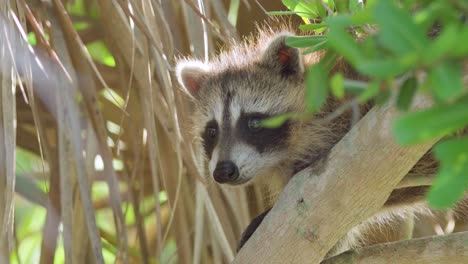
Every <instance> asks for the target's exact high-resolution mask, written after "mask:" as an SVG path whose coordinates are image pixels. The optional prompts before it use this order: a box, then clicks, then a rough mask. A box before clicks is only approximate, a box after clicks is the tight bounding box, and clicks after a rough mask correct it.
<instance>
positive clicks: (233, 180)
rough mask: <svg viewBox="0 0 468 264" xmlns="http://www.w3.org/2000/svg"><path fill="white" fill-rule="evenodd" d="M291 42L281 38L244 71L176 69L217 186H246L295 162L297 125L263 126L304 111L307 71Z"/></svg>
mask: <svg viewBox="0 0 468 264" xmlns="http://www.w3.org/2000/svg"><path fill="white" fill-rule="evenodd" d="M287 36H289V35H288V34H284V33H283V34H279V35H277V36H276V37H274V38H273V39H272V40H271V41H270V43H269V44H268V45H267V47H266V48H265V49H264V50H262V51H259V54H257V56H256V57H252V58H251V61H250V62H247V63H246V61H245V60H244V61H243V63H242V64H240V65H235V66H233V65H232V64H229V63H227V65H226V64H224V62H223V61H222V60H220V61H218V62H213V63H211V64H202V63H201V62H196V61H195V62H194V61H189V62H182V63H180V64H179V65H178V67H177V73H178V78H179V82H180V83H181V84H182V85H183V87H184V88H185V90H186V91H187V92H188V93H189V94H190V95H191V97H193V98H194V101H195V113H194V114H193V121H194V125H195V131H194V132H195V135H196V136H199V137H198V139H199V141H198V142H199V143H200V146H201V149H202V152H203V153H200V155H203V157H204V165H205V167H206V168H205V172H204V173H209V174H210V175H211V176H212V177H213V178H214V180H215V181H217V182H218V183H226V184H231V185H239V184H243V183H246V182H248V181H249V180H251V179H253V178H254V177H256V176H259V175H262V174H268V173H270V172H273V171H274V170H278V169H281V168H283V167H284V166H285V164H287V163H288V162H291V157H290V156H291V155H290V148H289V145H290V141H291V134H292V132H293V130H294V129H295V124H294V123H293V122H292V121H288V122H286V123H284V124H283V125H282V126H280V127H277V128H265V127H263V126H261V121H262V120H264V119H266V118H269V117H272V116H274V115H277V114H281V113H286V112H292V111H301V110H303V105H304V103H303V101H304V91H303V90H304V89H303V65H302V61H301V57H300V53H299V51H298V50H297V49H295V48H291V47H288V46H286V45H285V43H284V41H285V38H286V37H287ZM225 59H226V58H225Z"/></svg>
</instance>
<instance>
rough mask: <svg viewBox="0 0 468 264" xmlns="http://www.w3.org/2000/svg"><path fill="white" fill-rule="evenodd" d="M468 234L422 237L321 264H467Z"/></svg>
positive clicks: (331, 259) (336, 257)
mask: <svg viewBox="0 0 468 264" xmlns="http://www.w3.org/2000/svg"><path fill="white" fill-rule="evenodd" d="M467 240H468V232H462V233H455V234H450V235H444V236H435V237H424V238H418V239H412V240H404V241H398V242H393V243H386V244H380V245H375V246H371V247H366V248H361V249H354V250H350V251H347V252H344V253H342V254H340V255H338V256H334V257H332V258H329V259H327V260H325V261H323V262H322V263H321V264H355V263H359V264H367V263H369V264H370V263H372V264H384V263H385V264H387V263H398V264H432V263H453V264H456V263H468V250H467V249H466V241H467Z"/></svg>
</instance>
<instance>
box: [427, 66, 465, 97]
mask: <svg viewBox="0 0 468 264" xmlns="http://www.w3.org/2000/svg"><path fill="white" fill-rule="evenodd" d="M429 80H430V83H431V89H432V92H433V93H434V94H435V95H436V96H437V97H438V98H439V99H442V100H450V99H454V98H456V97H457V96H459V95H460V94H461V93H462V92H463V82H462V70H461V67H460V64H458V63H456V62H453V61H444V62H443V63H441V64H438V65H435V66H434V67H433V68H432V69H431V70H430V71H429Z"/></svg>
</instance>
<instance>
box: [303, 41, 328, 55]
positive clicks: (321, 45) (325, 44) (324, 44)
mask: <svg viewBox="0 0 468 264" xmlns="http://www.w3.org/2000/svg"><path fill="white" fill-rule="evenodd" d="M326 48H328V42H327V41H326V40H324V41H322V42H319V43H317V44H315V45H313V46H312V47H310V48H307V49H306V50H304V52H303V53H302V54H309V53H312V52H316V51H319V50H323V49H326Z"/></svg>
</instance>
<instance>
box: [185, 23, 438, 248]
mask: <svg viewBox="0 0 468 264" xmlns="http://www.w3.org/2000/svg"><path fill="white" fill-rule="evenodd" d="M292 35H293V33H291V31H288V30H284V29H283V30H280V31H277V30H271V29H262V30H260V33H259V34H258V35H257V37H255V38H251V39H247V40H246V41H244V42H243V43H241V44H235V45H233V46H232V48H231V49H229V50H227V51H222V52H221V53H220V54H219V56H218V57H217V58H214V59H213V60H211V61H210V62H208V63H202V62H201V61H198V60H192V59H185V60H181V61H179V62H178V65H177V77H178V80H179V82H180V84H181V85H182V86H183V88H184V90H185V91H186V93H187V94H188V95H189V96H190V97H192V98H193V101H194V104H195V111H194V113H193V114H192V116H193V124H194V127H193V133H194V135H195V143H196V145H197V146H198V149H199V150H200V151H199V152H200V153H197V154H198V157H199V162H198V164H197V165H198V167H199V170H200V172H201V173H202V175H210V176H211V177H213V178H214V179H215V180H216V181H217V182H219V183H223V184H224V185H241V184H246V183H249V182H251V181H252V180H253V179H254V178H259V177H264V179H265V178H266V179H268V177H277V176H280V177H285V178H286V180H287V179H289V178H290V177H292V176H293V175H294V174H295V173H296V172H297V171H298V170H300V169H301V168H304V167H305V166H310V165H311V164H313V163H314V162H315V161H317V160H318V159H320V158H322V157H323V156H324V155H326V154H327V153H328V152H329V150H330V149H331V148H332V147H333V146H334V145H335V144H336V143H337V142H338V141H339V140H340V139H341V138H342V137H343V136H344V135H345V134H346V133H347V132H348V131H349V129H350V126H351V119H352V115H351V113H345V114H343V115H341V116H340V117H339V118H337V119H335V120H333V121H331V122H328V123H323V122H314V120H313V119H312V120H307V121H301V120H290V121H288V122H286V123H285V124H283V125H282V126H280V127H278V128H274V129H267V128H262V127H260V126H258V124H259V121H261V120H262V119H264V118H267V117H271V116H274V115H278V114H282V113H288V112H303V111H305V88H304V71H305V69H306V68H307V66H308V65H310V64H313V63H316V62H318V61H319V60H320V58H321V54H320V53H316V54H312V55H308V56H307V57H304V56H302V55H301V52H300V50H298V49H296V48H291V47H288V46H287V45H286V44H285V39H286V38H287V37H288V36H292ZM334 71H341V72H343V73H344V75H345V76H346V77H348V78H358V76H357V75H356V74H354V72H353V71H352V70H351V68H349V67H347V65H346V64H345V63H338V65H337V66H336V68H335V69H334ZM339 103H340V102H338V101H336V100H335V99H330V100H329V101H328V102H327V104H326V105H325V106H324V107H323V108H322V110H321V112H320V113H318V114H317V118H320V117H323V116H325V115H326V114H328V113H330V112H332V111H333V110H334V109H336V107H337V106H338V104H339ZM364 108H366V107H364ZM364 111H366V110H365V109H364ZM436 168H437V164H436V162H435V161H434V160H433V159H432V158H431V156H430V154H427V155H425V157H423V159H422V160H421V161H420V162H419V163H418V164H417V165H416V166H415V168H414V169H413V170H412V171H411V172H410V174H416V175H423V174H424V175H425V174H433V173H434V172H435V170H436ZM425 191H426V187H415V188H404V189H399V190H395V191H394V192H393V193H392V195H391V197H390V198H389V199H388V202H387V204H386V207H385V209H383V211H382V212H381V213H379V214H378V215H376V216H375V217H374V218H372V219H369V221H367V222H364V223H363V224H361V225H360V226H358V227H355V228H354V229H353V230H351V231H350V232H349V233H348V234H347V235H346V236H345V237H344V238H343V239H342V240H341V241H340V242H339V243H338V244H337V245H336V246H335V248H334V249H333V252H330V255H332V254H336V253H338V252H341V251H344V250H346V249H348V248H350V247H354V246H356V245H357V244H358V241H359V240H360V236H359V234H360V233H361V232H362V231H363V230H366V229H368V228H369V227H370V226H375V225H376V224H377V225H379V224H382V223H388V222H391V221H390V220H391V219H392V218H394V217H401V216H402V215H408V214H411V213H412V212H413V211H414V210H416V209H417V210H423V211H428V210H427V209H425V207H417V206H415V204H416V203H418V202H420V201H421V198H422V197H423V195H424V192H425ZM421 208H422V209H421ZM262 218H263V217H262ZM262 218H259V219H257V221H254V223H253V224H252V225H251V226H250V227H249V228H250V230H247V232H246V233H245V235H244V238H243V241H242V242H241V243H244V242H245V241H246V239H248V237H249V236H250V234H251V233H253V231H254V230H255V228H256V227H257V226H258V224H260V222H261V220H262Z"/></svg>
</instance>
